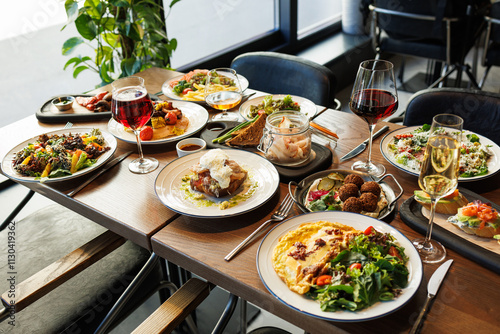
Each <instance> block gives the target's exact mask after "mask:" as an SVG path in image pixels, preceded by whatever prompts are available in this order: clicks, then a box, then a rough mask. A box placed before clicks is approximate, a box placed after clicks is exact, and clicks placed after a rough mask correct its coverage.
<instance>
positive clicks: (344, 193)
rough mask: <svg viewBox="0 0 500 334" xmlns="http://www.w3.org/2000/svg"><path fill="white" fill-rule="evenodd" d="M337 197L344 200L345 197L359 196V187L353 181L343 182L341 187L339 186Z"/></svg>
mask: <svg viewBox="0 0 500 334" xmlns="http://www.w3.org/2000/svg"><path fill="white" fill-rule="evenodd" d="M338 192H339V197H340V200H341V201H342V202H345V200H346V199H348V198H349V197H358V196H359V189H358V186H357V185H355V184H354V183H347V184H344V185H343V186H342V187H340V188H339V191H338Z"/></svg>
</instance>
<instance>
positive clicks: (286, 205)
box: [224, 194, 293, 261]
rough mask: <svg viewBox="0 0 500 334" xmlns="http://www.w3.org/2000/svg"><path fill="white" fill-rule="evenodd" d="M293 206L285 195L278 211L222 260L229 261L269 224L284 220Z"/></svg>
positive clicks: (291, 200) (289, 198)
mask: <svg viewBox="0 0 500 334" xmlns="http://www.w3.org/2000/svg"><path fill="white" fill-rule="evenodd" d="M292 205H293V199H292V197H291V196H290V194H287V195H286V197H285V199H284V200H283V202H282V203H281V205H280V206H279V208H278V210H276V212H275V213H274V214H273V215H272V216H271V219H269V220H266V221H265V222H264V223H263V224H262V225H260V226H259V227H258V228H257V229H256V230H255V231H253V232H252V234H250V235H249V236H248V237H247V238H246V239H245V240H243V241H242V242H241V243H240V244H239V245H238V246H236V248H235V249H233V250H232V251H231V253H229V254H227V255H226V257H225V258H224V260H226V261H229V260H231V259H232V258H233V257H234V256H235V255H236V254H237V253H238V252H239V251H240V250H241V249H242V248H243V247H245V246H246V245H247V244H248V243H249V242H250V241H251V240H252V239H253V238H254V236H255V235H257V233H259V232H260V231H262V230H263V229H264V228H266V227H267V226H268V225H269V224H270V223H271V222H279V221H282V220H283V219H285V218H286V217H287V216H288V213H289V212H290V209H291V208H292Z"/></svg>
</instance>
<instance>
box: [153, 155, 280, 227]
mask: <svg viewBox="0 0 500 334" xmlns="http://www.w3.org/2000/svg"><path fill="white" fill-rule="evenodd" d="M224 152H225V153H226V154H227V155H228V156H229V158H230V159H232V160H234V161H236V162H237V163H238V164H239V165H240V166H241V167H242V168H243V169H245V170H247V171H248V175H249V177H250V178H251V180H252V181H253V182H257V184H258V187H257V190H256V191H255V193H254V194H253V195H252V196H251V197H250V198H248V199H247V200H246V201H243V202H240V203H238V204H237V205H235V206H233V207H231V208H228V209H225V210H220V209H219V208H218V206H216V205H215V206H210V207H200V206H198V205H196V204H195V203H192V202H191V201H189V200H187V199H185V197H184V196H185V194H184V191H183V190H181V189H180V187H181V184H182V178H183V177H184V176H185V175H188V174H190V168H191V167H192V166H194V165H196V164H197V163H198V162H199V161H200V157H201V156H203V155H204V154H205V153H207V151H206V150H205V151H201V152H197V153H193V154H188V155H185V156H183V157H181V158H178V159H175V160H174V161H172V162H171V163H169V164H168V165H166V166H165V167H164V168H163V169H162V170H161V172H160V173H159V174H158V176H157V177H156V181H155V192H156V196H158V198H159V199H160V201H161V202H162V203H163V204H164V205H165V206H166V207H168V208H169V209H171V210H173V211H175V212H178V213H181V214H184V215H186V216H192V217H200V218H218V217H230V216H235V215H239V214H242V213H245V212H248V211H251V210H254V209H255V208H258V207H259V206H261V205H263V204H264V203H266V202H267V201H268V200H269V199H271V197H272V196H273V195H274V194H275V193H276V191H277V189H278V186H279V182H280V178H279V174H278V171H277V170H276V167H274V165H273V164H272V163H270V162H269V161H267V160H266V159H264V158H263V157H261V156H260V155H258V154H255V153H252V152H248V151H242V150H236V149H224ZM229 197H230V196H226V197H221V198H220V199H217V201H220V202H223V201H225V200H227V199H228V198H229Z"/></svg>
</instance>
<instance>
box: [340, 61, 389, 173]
mask: <svg viewBox="0 0 500 334" xmlns="http://www.w3.org/2000/svg"><path fill="white" fill-rule="evenodd" d="M395 82H396V81H395V80H394V65H393V64H392V63H391V62H388V61H386V60H366V61H364V62H362V63H361V64H360V65H359V69H358V73H357V75H356V81H355V82H354V86H353V88H352V94H351V99H350V101H349V108H350V109H351V110H352V112H353V113H354V114H356V115H358V116H359V117H361V118H363V119H364V120H365V121H366V122H367V123H368V128H369V130H370V139H369V143H368V159H367V160H366V161H357V162H355V163H354V164H353V165H352V166H351V169H353V170H357V171H361V172H365V173H368V174H370V175H373V176H381V175H383V174H384V173H385V167H384V166H383V165H382V164H377V163H374V162H372V161H371V157H372V136H373V131H374V130H375V126H376V124H377V122H378V121H379V120H380V119H382V118H385V117H388V116H390V115H392V114H394V112H395V111H396V109H397V108H398V92H397V89H396V84H395Z"/></svg>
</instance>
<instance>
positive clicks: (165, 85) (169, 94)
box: [161, 73, 250, 105]
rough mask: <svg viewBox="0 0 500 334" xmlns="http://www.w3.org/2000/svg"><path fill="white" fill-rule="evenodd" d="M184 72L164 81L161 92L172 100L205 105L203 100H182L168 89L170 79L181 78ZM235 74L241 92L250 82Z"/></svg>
mask: <svg viewBox="0 0 500 334" xmlns="http://www.w3.org/2000/svg"><path fill="white" fill-rule="evenodd" d="M186 74H187V73H186ZM186 74H181V75H177V76H175V77H173V78H170V79H168V80H166V81H164V82H163V83H162V85H161V92H162V93H163V95H165V96H166V97H168V98H169V99H172V100H176V101H183V102H192V103H196V104H203V105H206V104H207V103H206V102H205V101H193V100H183V99H182V98H180V97H179V96H177V95H176V94H174V93H173V92H172V89H170V85H169V83H170V82H171V81H173V80H177V79H179V78H182V77H183V76H185V75H186ZM236 75H237V76H238V79H239V80H240V85H241V92H242V93H243V92H244V91H245V90H246V89H247V88H248V87H249V85H250V83H249V82H248V79H247V78H245V77H244V76H243V75H241V74H239V73H236Z"/></svg>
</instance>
